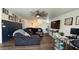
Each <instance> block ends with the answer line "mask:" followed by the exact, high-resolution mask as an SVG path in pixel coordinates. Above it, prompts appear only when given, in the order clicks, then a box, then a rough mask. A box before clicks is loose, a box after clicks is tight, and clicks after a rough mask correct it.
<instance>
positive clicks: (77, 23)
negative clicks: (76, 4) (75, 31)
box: [76, 16, 79, 25]
mask: <svg viewBox="0 0 79 59" xmlns="http://www.w3.org/2000/svg"><path fill="white" fill-rule="evenodd" d="M76 25H79V16H76Z"/></svg>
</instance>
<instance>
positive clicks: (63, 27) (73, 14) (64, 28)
mask: <svg viewBox="0 0 79 59" xmlns="http://www.w3.org/2000/svg"><path fill="white" fill-rule="evenodd" d="M76 16H79V9H77V10H74V11H71V12H69V13H66V14H63V15H61V16H58V17H55V18H53V19H52V20H51V21H55V20H61V21H60V30H59V31H60V32H64V33H65V35H67V36H68V35H71V34H70V28H79V25H75V22H76ZM69 17H73V25H69V26H67V25H64V21H65V18H69Z"/></svg>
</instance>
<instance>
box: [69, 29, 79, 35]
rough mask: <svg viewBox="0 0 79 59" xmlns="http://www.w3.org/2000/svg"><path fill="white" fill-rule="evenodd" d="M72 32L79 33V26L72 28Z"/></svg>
mask: <svg viewBox="0 0 79 59" xmlns="http://www.w3.org/2000/svg"><path fill="white" fill-rule="evenodd" d="M70 33H71V34H75V35H79V28H71V31H70Z"/></svg>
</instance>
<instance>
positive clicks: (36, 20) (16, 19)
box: [0, 8, 79, 50]
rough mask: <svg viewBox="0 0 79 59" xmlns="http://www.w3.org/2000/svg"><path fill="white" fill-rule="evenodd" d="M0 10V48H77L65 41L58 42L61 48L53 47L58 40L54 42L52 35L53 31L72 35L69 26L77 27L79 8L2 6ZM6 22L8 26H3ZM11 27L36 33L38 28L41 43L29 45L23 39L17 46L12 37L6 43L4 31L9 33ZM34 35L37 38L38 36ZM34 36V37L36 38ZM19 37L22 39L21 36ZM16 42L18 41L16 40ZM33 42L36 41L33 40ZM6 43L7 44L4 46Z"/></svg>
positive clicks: (78, 23)
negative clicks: (0, 23) (0, 45)
mask: <svg viewBox="0 0 79 59" xmlns="http://www.w3.org/2000/svg"><path fill="white" fill-rule="evenodd" d="M1 11H2V14H1V20H2V26H1V27H3V28H2V34H4V36H2V40H1V43H2V45H3V47H0V48H1V49H25V50H29V49H31V50H34V49H35V50H55V49H58V50H64V48H65V49H66V50H68V49H69V50H72V49H78V48H77V47H78V46H76V47H71V46H70V45H68V44H67V42H66V43H65V44H63V43H62V42H61V43H62V44H63V45H61V44H60V46H62V47H61V48H59V47H60V46H57V47H58V48H54V47H55V43H58V42H54V37H53V36H54V34H55V33H57V32H62V33H64V36H66V37H67V39H68V38H69V37H71V36H72V34H71V33H70V32H71V28H74V29H75V28H79V19H78V16H79V9H78V8H40V9H38V8H2V9H1ZM41 14H42V15H41ZM56 21H59V24H58V23H57V24H58V25H54V24H53V25H54V26H52V25H51V24H52V23H55V22H56ZM10 22H12V23H10ZM16 23H17V24H16ZM6 24H8V25H9V26H8V25H7V26H8V27H7V26H5V25H6ZM10 25H11V26H10ZM14 25H15V27H14V28H15V29H14V28H13V27H12V26H14ZM57 26H58V27H57ZM10 27H12V28H10ZM4 28H7V29H4ZM9 28H10V29H9ZM11 29H12V30H13V29H14V30H16V29H17V30H18V29H24V30H25V31H27V29H31V30H32V32H33V33H34V34H39V33H38V32H37V33H36V32H34V30H35V29H37V30H38V29H39V30H38V31H41V32H40V34H39V36H43V37H41V39H42V41H43V42H42V43H43V44H42V45H36V44H37V43H36V44H35V43H34V44H35V45H33V44H31V45H30V46H29V45H28V44H26V43H24V42H25V41H24V42H23V43H21V42H20V44H21V45H20V46H17V45H16V44H15V43H16V40H15V41H12V39H11V40H10V41H9V42H8V43H6V41H8V40H6V35H5V32H6V31H8V33H9V32H10V30H11ZM14 30H13V31H11V32H10V34H11V35H12V34H13V32H14ZM37 30H36V31H37ZM74 31H76V30H74ZM32 32H31V33H30V35H34V34H33V33H32ZM8 33H7V36H8V37H10V35H9V34H8ZM73 34H74V33H73ZM74 36H75V35H74ZM34 37H35V36H33V38H34ZM36 37H37V38H39V37H38V36H36ZM36 37H35V38H34V39H36ZM11 38H12V37H11ZM3 39H5V40H3ZM18 39H19V38H18ZM21 39H22V41H23V38H21ZM41 39H40V40H41ZM13 40H14V38H13ZM64 41H65V40H64ZM66 41H67V40H66ZM68 41H69V40H68ZM71 41H72V40H71ZM17 42H19V41H18V40H17ZM27 42H28V41H27ZM34 42H36V41H35V40H34ZM10 43H14V44H15V45H13V46H12V44H10ZM31 43H33V41H31ZM39 43H40V42H39ZM7 44H8V46H6V45H7ZM18 44H19V43H18ZM23 44H24V45H23ZM37 46H38V47H37ZM14 47H16V48H14ZM44 47H45V48H44Z"/></svg>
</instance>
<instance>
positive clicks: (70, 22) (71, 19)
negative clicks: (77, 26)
mask: <svg viewBox="0 0 79 59" xmlns="http://www.w3.org/2000/svg"><path fill="white" fill-rule="evenodd" d="M72 23H73V17H69V18H65V22H64V25H72Z"/></svg>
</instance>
